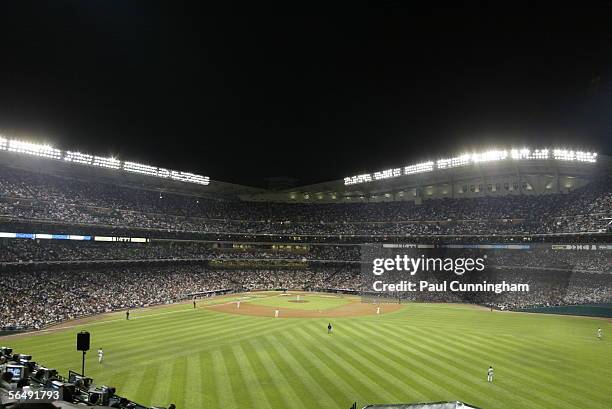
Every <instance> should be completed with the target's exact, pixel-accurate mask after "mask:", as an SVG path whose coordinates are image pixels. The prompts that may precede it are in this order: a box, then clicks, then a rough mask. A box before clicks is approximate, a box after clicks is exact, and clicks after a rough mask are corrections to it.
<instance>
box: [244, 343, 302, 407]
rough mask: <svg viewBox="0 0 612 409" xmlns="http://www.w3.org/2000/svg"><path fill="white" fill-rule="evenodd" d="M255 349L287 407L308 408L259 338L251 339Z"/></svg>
mask: <svg viewBox="0 0 612 409" xmlns="http://www.w3.org/2000/svg"><path fill="white" fill-rule="evenodd" d="M250 344H251V345H252V346H253V349H254V350H255V352H256V353H257V355H258V357H259V359H260V361H261V363H262V364H263V366H264V367H265V368H266V371H267V372H268V374H269V375H270V377H271V378H272V380H273V381H274V383H275V384H276V386H277V388H278V392H279V393H280V394H281V395H282V397H283V400H284V401H285V404H286V406H287V407H297V408H303V409H306V406H304V404H303V403H302V399H300V396H299V395H298V394H297V393H296V391H295V390H294V388H293V386H292V385H291V383H290V382H289V380H288V379H287V378H286V377H285V376H284V375H283V372H282V371H281V370H280V369H279V368H278V366H277V365H276V363H275V362H274V360H273V359H272V357H271V356H270V354H269V353H268V351H267V350H266V348H265V346H264V345H262V343H261V342H259V340H257V339H253V340H251V341H250Z"/></svg>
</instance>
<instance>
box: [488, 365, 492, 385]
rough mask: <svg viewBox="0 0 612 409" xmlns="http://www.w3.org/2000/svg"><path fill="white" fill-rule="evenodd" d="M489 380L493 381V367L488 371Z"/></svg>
mask: <svg viewBox="0 0 612 409" xmlns="http://www.w3.org/2000/svg"><path fill="white" fill-rule="evenodd" d="M487 382H493V368H489V370H488V371H487Z"/></svg>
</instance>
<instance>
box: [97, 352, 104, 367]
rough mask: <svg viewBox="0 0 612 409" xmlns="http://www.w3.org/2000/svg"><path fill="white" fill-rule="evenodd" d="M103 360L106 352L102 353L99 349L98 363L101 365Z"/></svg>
mask: <svg viewBox="0 0 612 409" xmlns="http://www.w3.org/2000/svg"><path fill="white" fill-rule="evenodd" d="M102 358H104V351H102V348H99V349H98V363H99V364H101V363H102Z"/></svg>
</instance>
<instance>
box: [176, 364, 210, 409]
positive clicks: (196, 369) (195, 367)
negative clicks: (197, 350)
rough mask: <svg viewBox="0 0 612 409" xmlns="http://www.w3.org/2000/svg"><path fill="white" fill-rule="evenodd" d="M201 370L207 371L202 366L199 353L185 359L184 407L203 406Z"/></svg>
mask: <svg viewBox="0 0 612 409" xmlns="http://www.w3.org/2000/svg"><path fill="white" fill-rule="evenodd" d="M202 371H204V373H207V372H208V371H206V370H205V368H203V367H202V365H201V363H200V354H197V355H196V356H192V357H190V358H189V359H188V360H187V368H186V374H185V377H186V379H185V396H184V403H183V406H182V407H184V408H202V407H204V390H203V388H202Z"/></svg>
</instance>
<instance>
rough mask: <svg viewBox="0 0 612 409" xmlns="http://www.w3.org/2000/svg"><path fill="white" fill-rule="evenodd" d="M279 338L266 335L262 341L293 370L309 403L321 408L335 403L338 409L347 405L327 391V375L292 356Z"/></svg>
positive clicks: (337, 395)
mask: <svg viewBox="0 0 612 409" xmlns="http://www.w3.org/2000/svg"><path fill="white" fill-rule="evenodd" d="M281 337H282V335H276V336H272V335H268V336H266V337H265V338H264V341H265V342H267V343H269V344H270V345H271V346H272V348H274V350H276V351H277V352H278V354H279V356H280V357H281V359H283V361H284V362H285V365H286V366H288V367H289V368H292V369H293V370H294V373H295V374H296V379H299V381H300V383H301V384H302V385H303V386H304V387H305V389H306V390H307V393H308V394H309V395H310V397H311V399H309V401H312V400H313V399H312V398H314V401H316V402H317V404H318V405H319V406H323V407H324V406H327V405H331V402H335V404H336V405H337V406H338V407H342V406H343V405H344V406H346V405H347V404H349V403H348V402H349V400H347V399H346V398H345V397H343V396H341V394H338V393H337V391H335V390H329V389H328V387H329V386H330V385H331V383H330V381H329V379H328V378H327V375H325V374H322V373H320V372H318V371H316V370H315V369H314V368H313V366H312V365H311V364H310V363H309V362H308V361H302V360H300V359H299V356H294V355H293V353H292V352H290V351H289V350H288V349H287V348H285V345H286V341H285V340H284V337H282V338H281Z"/></svg>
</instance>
